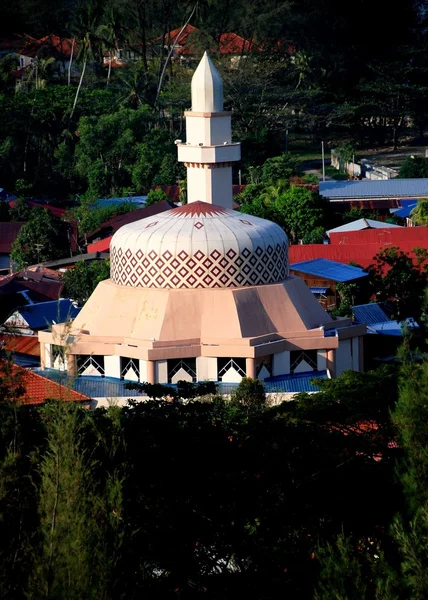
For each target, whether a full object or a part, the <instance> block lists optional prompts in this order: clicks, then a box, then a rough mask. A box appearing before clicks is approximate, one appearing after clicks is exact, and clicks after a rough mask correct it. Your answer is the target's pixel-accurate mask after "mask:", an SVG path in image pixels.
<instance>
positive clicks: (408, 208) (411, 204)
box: [389, 200, 418, 219]
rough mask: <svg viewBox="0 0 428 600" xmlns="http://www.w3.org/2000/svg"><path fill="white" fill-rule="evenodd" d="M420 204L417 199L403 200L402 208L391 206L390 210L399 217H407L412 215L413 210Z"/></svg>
mask: <svg viewBox="0 0 428 600" xmlns="http://www.w3.org/2000/svg"><path fill="white" fill-rule="evenodd" d="M417 205H418V201H417V200H401V208H390V209H389V212H390V213H393V214H394V215H396V216H397V217H401V218H402V219H406V218H407V217H409V216H410V213H411V212H412V210H413V209H414V208H415V207H416V206H417Z"/></svg>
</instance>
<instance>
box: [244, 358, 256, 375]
mask: <svg viewBox="0 0 428 600" xmlns="http://www.w3.org/2000/svg"><path fill="white" fill-rule="evenodd" d="M245 372H246V376H247V377H251V378H252V379H255V378H256V361H255V359H254V358H246V359H245Z"/></svg>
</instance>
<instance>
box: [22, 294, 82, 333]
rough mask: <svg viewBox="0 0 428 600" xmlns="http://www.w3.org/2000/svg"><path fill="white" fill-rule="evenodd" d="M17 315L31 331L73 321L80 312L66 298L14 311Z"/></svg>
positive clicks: (30, 305)
mask: <svg viewBox="0 0 428 600" xmlns="http://www.w3.org/2000/svg"><path fill="white" fill-rule="evenodd" d="M15 312H17V313H19V315H21V317H22V318H23V319H24V320H25V321H26V323H28V326H29V327H31V329H45V328H46V327H48V326H49V325H52V324H53V325H56V324H57V323H65V322H66V321H68V320H69V319H74V318H75V317H77V315H78V314H79V312H80V308H77V307H76V306H74V304H73V303H72V302H71V300H69V299H68V298H61V299H60V300H55V301H53V302H39V303H37V304H29V305H27V306H24V307H21V308H18V309H16V311H15Z"/></svg>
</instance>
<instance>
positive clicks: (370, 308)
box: [352, 302, 390, 325]
mask: <svg viewBox="0 0 428 600" xmlns="http://www.w3.org/2000/svg"><path fill="white" fill-rule="evenodd" d="M352 312H353V314H354V319H355V320H356V321H359V322H360V323H365V324H366V325H373V324H375V323H386V322H387V321H389V320H390V318H389V316H388V315H387V314H386V312H385V311H384V309H383V308H382V306H381V305H380V304H377V303H376V302H370V303H369V304H360V305H358V306H354V307H353V309H352Z"/></svg>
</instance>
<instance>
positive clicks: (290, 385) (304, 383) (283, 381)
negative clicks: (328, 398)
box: [264, 371, 328, 394]
mask: <svg viewBox="0 0 428 600" xmlns="http://www.w3.org/2000/svg"><path fill="white" fill-rule="evenodd" d="M327 378H328V375H327V371H310V372H308V373H299V374H298V375H280V376H278V377H269V379H265V381H264V386H265V391H266V392H268V393H269V392H271V393H273V392H278V393H281V392H282V393H295V394H296V393H298V392H319V391H320V388H319V387H318V386H317V385H316V384H315V385H314V384H313V383H311V382H312V380H313V379H327Z"/></svg>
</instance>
